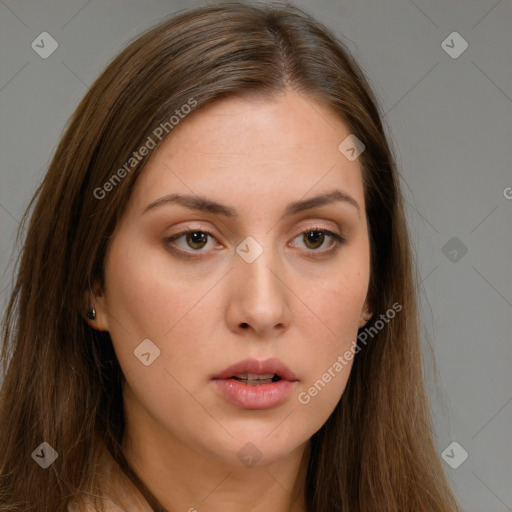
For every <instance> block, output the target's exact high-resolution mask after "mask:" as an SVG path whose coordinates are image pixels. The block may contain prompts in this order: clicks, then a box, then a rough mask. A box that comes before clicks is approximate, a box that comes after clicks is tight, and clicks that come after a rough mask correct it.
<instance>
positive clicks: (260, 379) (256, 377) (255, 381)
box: [234, 372, 275, 386]
mask: <svg viewBox="0 0 512 512" xmlns="http://www.w3.org/2000/svg"><path fill="white" fill-rule="evenodd" d="M274 375H275V373H264V374H259V373H249V372H245V373H239V374H238V375H234V378H235V379H237V380H239V381H240V382H243V383H244V384H248V385H249V386H259V385H260V384H272V382H273V380H272V378H273V377H274Z"/></svg>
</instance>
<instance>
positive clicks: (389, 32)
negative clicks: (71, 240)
mask: <svg viewBox="0 0 512 512" xmlns="http://www.w3.org/2000/svg"><path fill="white" fill-rule="evenodd" d="M204 3H205V2H199V1H197V2H190V1H172V2H171V1H163V0H158V1H157V0H154V1H150V0H108V1H100V0H89V1H87V0H68V1H64V0H16V1H15V0H11V1H7V0H4V1H1V2H0V48H1V49H2V50H1V54H0V158H1V161H0V165H1V173H0V183H1V188H0V271H1V272H2V280H1V282H0V290H1V297H0V301H1V303H2V304H5V301H6V299H7V293H8V289H9V287H10V284H11V277H12V276H11V274H12V260H11V255H12V252H13V247H14V234H15V230H16V228H17V227H18V222H19V219H20V218H21V215H22V212H23V211H24V209H25V207H26V205H27V203H28V201H29V199H30V197H31V195H32V194H33V193H34V191H35V188H36V186H37V184H39V182H40V181H41V179H42V177H43V175H44V173H45V171H46V168H47V166H48V164H49V161H50V158H51V155H52V154H53V152H54V150H55V147H56V145H57V143H58V140H59V137H60V135H61V133H62V130H63V127H64V124H65V122H66V120H67V119H68V117H69V116H70V115H71V113H72V112H73V110H74V108H75V107H76V105H77V103H78V101H79V100H80V99H81V97H82V96H83V95H84V93H85V92H86V90H87V88H88V86H89V85H90V84H91V83H92V82H93V80H94V79H95V78H96V77H97V75H98V74H99V73H100V72H101V71H102V69H103V68H104V66H105V65H106V64H107V63H108V61H109V60H110V59H111V57H113V56H114V55H115V54H117V53H118V52H119V51H120V50H121V48H122V47H123V46H124V45H125V44H126V43H127V42H128V40H130V39H131V38H133V37H134V36H136V35H137V34H138V33H140V32H141V31H142V30H143V29H145V28H146V27H148V26H150V25H152V24H153V23H155V22H157V21H158V20H159V19H160V18H161V17H162V16H166V15H168V14H170V13H172V12H174V11H176V10H178V9H181V8H184V7H192V6H199V5H202V4H204ZM210 3H213V2H210ZM296 3H297V4H298V5H300V6H302V7H305V8H306V9H308V10H309V11H310V12H311V13H312V14H313V15H314V16H316V17H317V18H318V19H319V20H320V21H323V22H324V23H326V24H327V25H328V26H329V27H330V28H332V29H333V30H334V31H335V32H336V33H337V34H338V35H339V36H340V37H341V38H342V40H343V41H344V42H345V43H346V44H347V45H348V47H349V49H350V50H351V51H352V52H353V53H354V55H355V57H356V58H357V59H358V61H359V63H360V64H361V66H362V67H363V69H364V71H365V72H366V75H367V76H368V78H369V80H370V82H371V84H372V86H373V88H374V90H375V92H376V94H377V97H378V98H379V100H380V102H381V104H382V108H383V110H384V112H385V113H386V116H385V119H384V121H385V123H387V125H388V127H389V131H390V137H391V143H392V145H393V147H394V151H395V153H396V156H397V160H398V165H399V169H400V173H401V177H402V185H403V187H404V192H405V194H406V197H407V214H408V219H409V223H410V227H411V233H412V241H413V244H414V250H415V253H416V255H417V262H418V266H419V272H420V274H421V279H422V283H421V289H420V294H421V312H422V322H423V325H422V330H423V333H424V335H425V338H429V339H430V340H431V341H432V343H433V345H434V347H435V352H436V356H437V359H438V376H439V384H436V383H435V381H434V379H432V378H429V391H430V393H431V396H432V400H433V406H434V411H435V422H436V432H437V440H436V442H437V446H438V449H439V453H440V454H441V453H442V452H443V451H444V450H445V448H446V447H447V446H448V445H449V444H450V443H452V442H453V441H456V442H457V443H458V444H459V445H460V446H461V447H462V448H463V449H464V450H466V451H467V452H468V454H469V457H468V458H467V460H465V461H464V462H463V463H462V464H461V465H460V466H459V467H458V468H457V469H453V468H452V467H450V466H449V465H448V464H447V463H446V469H447V472H448V474H449V477H450V478H451V481H452V482H453V486H454V489H455V492H456V494H457V495H458V496H459V498H460V500H461V502H462V504H463V507H464V510H466V511H467V512H502V511H507V510H512V485H511V484H512V442H511V438H512V435H511V433H512V372H511V371H510V367H511V363H512V345H511V335H510V332H511V327H512V315H511V313H512V272H511V271H510V268H511V266H510V263H511V262H512V236H511V234H512V233H511V231H512V230H511V224H512V223H511V220H512V172H511V169H512V165H511V164H512V150H511V147H512V138H511V135H512V65H511V64H512V63H511V60H512V59H511V54H512V53H511V50H512V44H511V43H512V23H511V22H512V4H511V2H510V0H500V1H496V0H492V1H483V0H480V1H477V0H471V1H464V2H462V1H461V0H459V1H454V0H450V1H446V0H431V1H428V2H427V1H422V2H420V0H415V1H414V2H413V1H412V0H371V1H370V0H358V1H356V0H350V1H340V0H337V1H335V0H323V1H317V2H310V3H308V2H306V1H300V2H296ZM45 31H46V32H48V33H50V34H51V36H52V37H53V38H54V39H55V40H56V41H57V42H58V48H57V50H56V51H55V52H54V53H53V54H52V55H51V56H49V57H48V58H47V59H43V58H41V57H40V56H39V55H38V53H36V51H34V50H33V49H32V47H31V43H32V41H34V40H36V38H37V37H38V36H39V34H41V33H42V32H45ZM454 31H456V32H458V33H459V34H460V35H461V36H462V38H463V39H464V40H465V41H467V43H468V48H467V49H466V50H465V51H464V52H463V53H462V54H461V55H459V56H458V57H457V58H453V57H452V56H450V55H449V54H448V53H447V52H446V51H445V49H444V48H445V47H446V45H449V46H453V50H452V51H457V50H459V49H460V48H462V47H461V43H460V41H458V40H457V39H453V38H452V39H453V42H452V40H451V39H450V38H448V40H447V42H446V43H444V44H443V45H442V43H443V41H445V40H446V38H447V37H448V36H449V35H450V34H451V33H452V32H454ZM38 40H40V39H38ZM465 250H467V253H465V254H464V251H465ZM462 453H463V452H462V451H461V448H459V447H458V446H456V447H455V449H454V450H453V451H451V449H450V450H448V455H449V456H447V457H446V460H447V461H450V462H451V463H452V465H455V464H454V462H457V461H460V460H461V459H460V457H461V454H462ZM443 464H445V462H443Z"/></svg>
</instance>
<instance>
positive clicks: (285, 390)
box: [212, 379, 295, 409]
mask: <svg viewBox="0 0 512 512" xmlns="http://www.w3.org/2000/svg"><path fill="white" fill-rule="evenodd" d="M212 382H213V384H214V386H215V387H216V388H217V391H218V392H219V393H220V395H221V396H222V397H223V398H225V399H226V400H227V401H228V402H230V403H231V404H233V405H236V406H237V407H240V408H241V409H270V408H272V407H275V406H276V405H279V404H280V403H281V402H282V401H283V400H285V399H286V397H287V396H288V395H289V394H290V393H291V391H292V389H293V388H294V386H295V382H293V381H290V380H284V379H283V380H280V381H278V382H272V383H269V384H259V385H256V386H251V385H249V384H244V383H243V382H239V381H237V380H234V379H214V380H212Z"/></svg>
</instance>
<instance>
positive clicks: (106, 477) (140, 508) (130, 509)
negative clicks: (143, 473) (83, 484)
mask: <svg viewBox="0 0 512 512" xmlns="http://www.w3.org/2000/svg"><path fill="white" fill-rule="evenodd" d="M99 481H100V482H102V483H104V489H103V490H104V492H105V494H106V495H108V496H110V499H104V500H103V503H104V511H105V512H153V509H152V508H151V507H150V506H149V504H148V502H147V501H146V500H145V499H144V497H143V496H142V494H141V493H140V491H139V490H138V489H137V487H135V485H134V484H133V483H132V481H131V480H130V479H129V478H128V477H127V476H126V475H125V474H124V472H123V471H122V469H121V468H120V467H119V465H118V464H117V462H116V461H115V460H114V459H113V458H112V456H111V455H110V453H109V452H108V451H107V450H105V455H104V457H103V464H102V467H101V469H100V472H99ZM81 499H82V500H83V503H82V504H79V500H76V499H72V500H71V501H70V502H68V507H67V510H68V512H97V511H98V509H97V508H96V507H95V506H94V501H93V500H92V498H90V497H88V496H84V497H83V498H81Z"/></svg>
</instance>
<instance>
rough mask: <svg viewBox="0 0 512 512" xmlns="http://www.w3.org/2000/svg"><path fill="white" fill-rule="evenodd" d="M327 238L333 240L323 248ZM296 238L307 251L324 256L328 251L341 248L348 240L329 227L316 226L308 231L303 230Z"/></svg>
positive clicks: (299, 245)
mask: <svg viewBox="0 0 512 512" xmlns="http://www.w3.org/2000/svg"><path fill="white" fill-rule="evenodd" d="M326 238H327V239H330V240H331V243H330V246H329V247H327V248H324V249H321V248H322V247H324V246H325V245H327V244H325V241H326ZM294 240H298V245H297V246H298V247H299V248H301V245H302V244H304V245H303V246H302V248H305V249H306V250H307V251H306V252H311V253H313V254H315V253H316V254H317V255H318V256H321V255H322V256H324V255H327V254H328V253H332V252H333V251H336V250H337V249H339V248H340V246H341V245H343V244H344V243H345V242H346V240H345V238H343V237H342V236H341V235H338V234H337V233H334V232H332V231H330V230H328V229H323V228H320V227H314V228H312V229H308V230H307V231H303V232H302V233H300V235H299V236H297V237H295V239H294Z"/></svg>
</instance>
